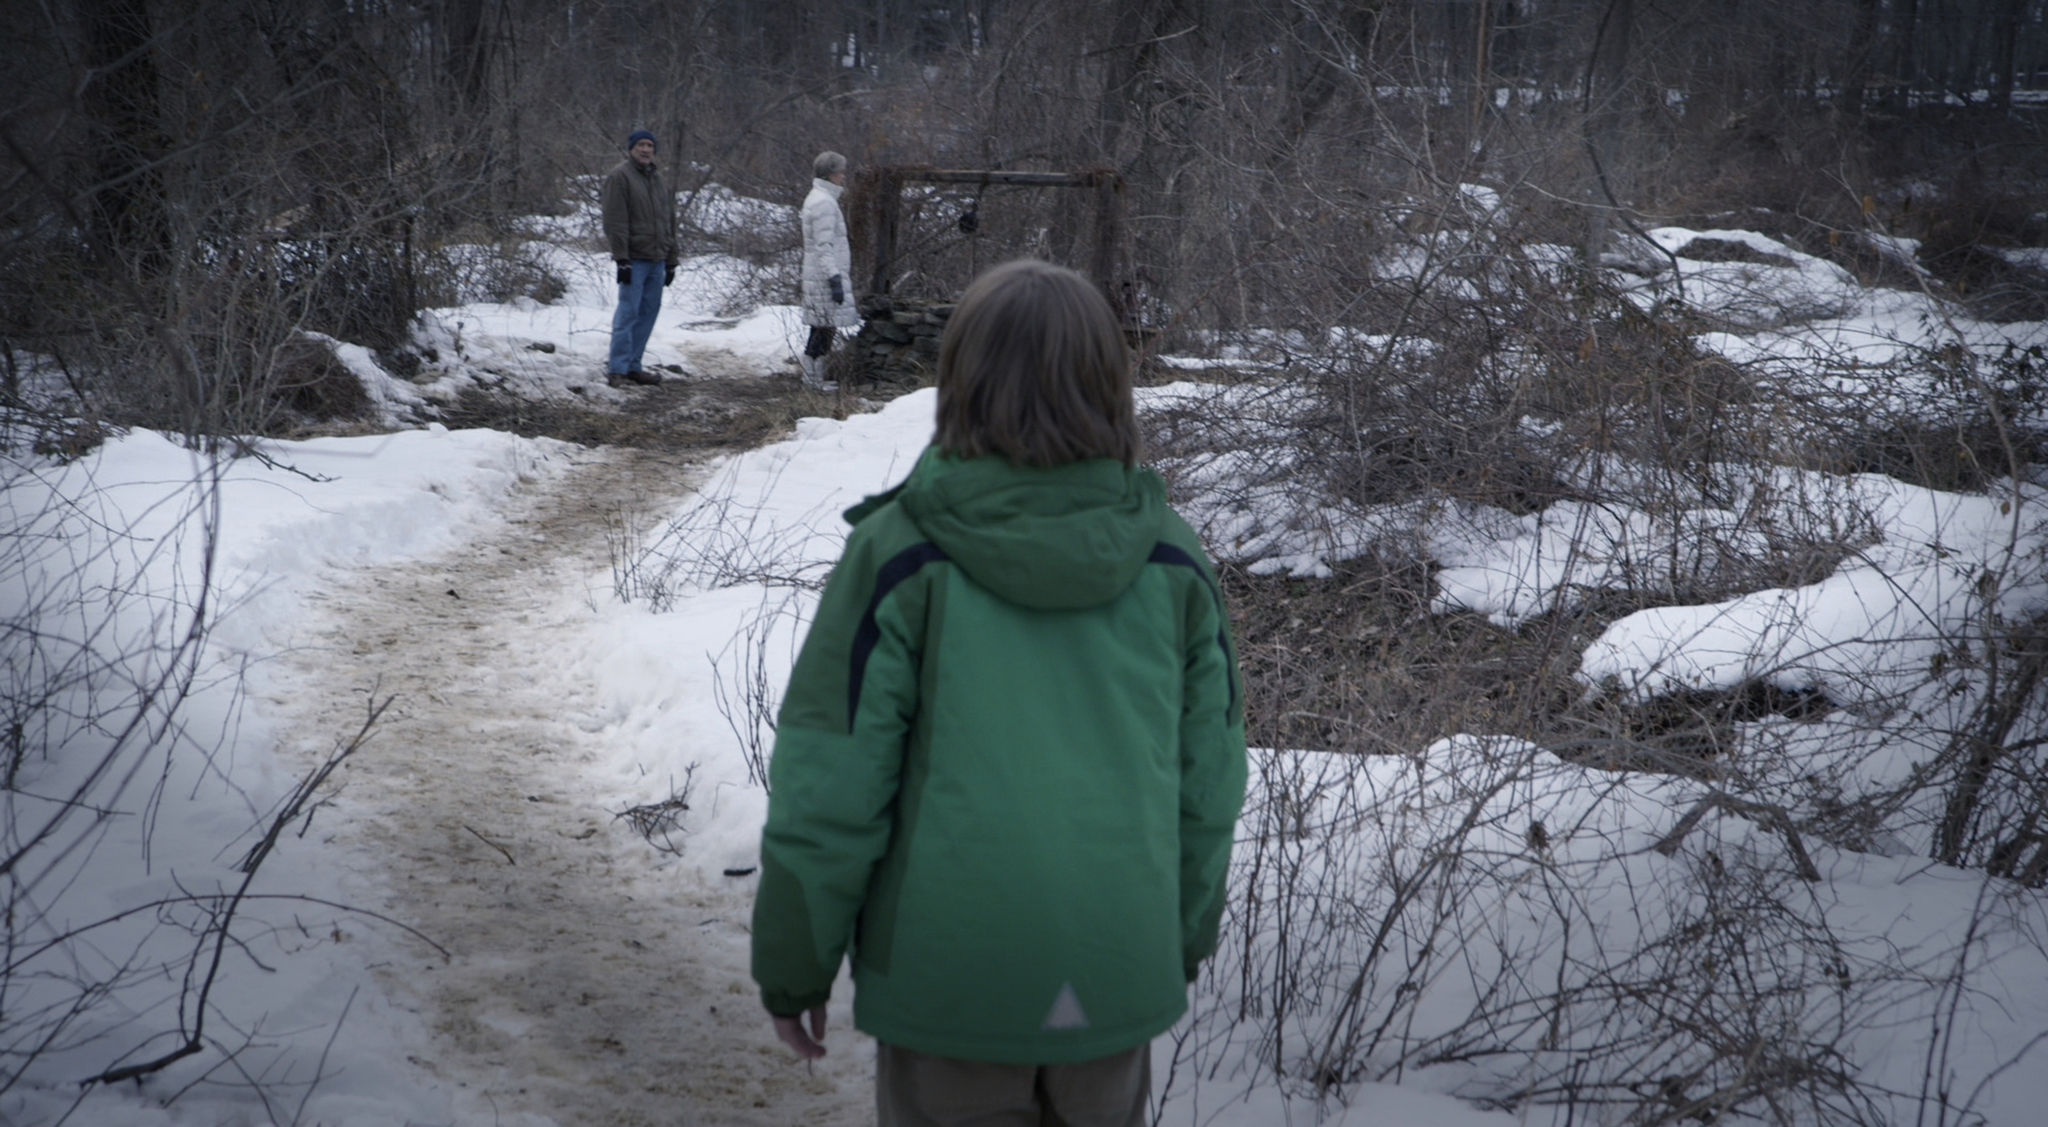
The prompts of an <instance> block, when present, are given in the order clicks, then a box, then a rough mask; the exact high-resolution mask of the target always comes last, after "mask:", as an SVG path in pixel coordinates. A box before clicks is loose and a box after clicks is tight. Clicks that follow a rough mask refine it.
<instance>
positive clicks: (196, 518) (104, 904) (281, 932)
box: [0, 426, 571, 1127]
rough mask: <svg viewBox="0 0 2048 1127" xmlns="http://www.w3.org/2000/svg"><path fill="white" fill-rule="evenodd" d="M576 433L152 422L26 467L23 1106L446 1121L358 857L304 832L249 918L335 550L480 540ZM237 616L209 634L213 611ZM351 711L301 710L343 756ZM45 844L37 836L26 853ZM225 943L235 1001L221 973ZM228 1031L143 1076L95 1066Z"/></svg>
mask: <svg viewBox="0 0 2048 1127" xmlns="http://www.w3.org/2000/svg"><path fill="white" fill-rule="evenodd" d="M569 449H571V448H569V447H566V446H564V445H563V444H561V443H555V442H548V441H531V440H526V439H520V438H516V437H513V436H510V435H505V434H498V433H494V432H489V431H459V432H450V431H447V430H446V429H444V428H440V427H438V426H436V427H431V428H429V429H427V430H422V431H414V432H408V433H403V434H393V435H383V436H377V437H369V438H326V439H316V440H312V441H308V442H264V443H260V444H258V445H257V447H256V448H255V453H254V455H253V456H245V457H241V458H236V459H232V460H228V459H224V458H213V457H208V456H204V455H200V454H196V453H194V452H192V451H190V450H188V449H186V448H184V447H182V446H179V445H177V444H176V443H174V442H172V441H170V440H168V439H166V438H165V437H163V436H161V435H158V434H155V433H152V432H148V431H134V432H130V433H128V434H125V435H122V436H119V437H116V438H113V439H110V440H108V441H107V442H106V443H105V444H104V445H103V446H101V447H100V448H98V449H96V450H94V451H92V452H91V453H89V454H88V455H86V456H85V457H82V458H80V459H79V460H77V461H75V462H72V463H69V464H55V463H51V462H48V461H42V460H25V459H22V458H19V457H12V458H9V459H8V460H7V461H6V462H5V463H4V465H0V479H4V483H5V488H4V493H0V513H4V519H5V521H6V524H7V535H6V536H5V537H4V538H0V539H4V544H5V549H4V552H0V613H4V615H5V621H6V627H7V629H6V642H5V652H4V657H5V668H6V671H7V675H8V678H9V684H8V692H9V700H10V703H12V704H14V705H16V706H18V710H17V712H16V714H15V715H14V716H13V717H12V718H11V722H13V723H19V724H21V725H22V727H21V728H19V729H16V731H17V733H18V735H17V737H16V738H17V740H18V743H17V745H16V746H18V747H20V748H22V749H23V750H24V752H25V754H23V755H21V756H20V758H19V759H18V760H17V761H16V762H15V763H13V764H12V765H11V766H10V770H12V771H13V772H14V773H13V775H12V777H11V778H10V784H11V785H10V786H9V787H7V788H5V789H0V804H4V807H0V808H4V816H0V838H4V840H5V843H6V851H7V853H8V855H9V856H11V857H17V861H16V865H15V867H14V869H13V872H12V873H11V878H12V882H11V883H10V884H9V885H8V886H6V889H5V893H4V895H5V896H6V897H7V898H8V903H7V909H8V913H9V915H10V919H11V932H10V935H11V939H12V942H11V944H10V946H9V949H8V950H9V954H8V956H7V963H6V965H5V969H4V972H0V988H4V990H5V1005H4V1007H0V1121H4V1122H6V1123H9V1124H20V1125H22V1127H29V1125H32V1124H45V1123H54V1122H57V1121H59V1120H62V1119H65V1118H66V1116H69V1117H70V1121H71V1122H78V1123H85V1122H90V1123H93V1124H123V1125H136V1127H154V1125H158V1124H173V1123H177V1124H184V1123H190V1124H208V1125H214V1124H244V1123H250V1124H253V1123H269V1122H313V1121H316V1120H317V1121H320V1122H327V1123H343V1124H362V1125H368V1124H386V1123H399V1122H408V1121H410V1122H435V1121H443V1122H445V1121H446V1120H447V1118H448V1111H447V1109H448V1107H449V1102H448V1099H447V1096H446V1095H445V1094H444V1093H440V1092H435V1091H431V1090H426V1089H423V1088H421V1087H419V1084H418V1081H417V1080H415V1079H414V1077H415V1076H416V1070H414V1069H411V1068H409V1067H408V1066H407V1065H406V1064H405V1062H404V1061H403V1060H401V1059H398V1058H397V1057H396V1055H395V1053H394V1051H393V1048H392V1046H394V1045H396V1044H401V1043H408V1042H410V1043H417V1042H418V1041H419V1040H421V1039H422V1035H421V1033H420V1032H419V1031H417V1030H415V1029H413V1028H412V1024H413V1021H414V1019H413V1018H411V1017H410V1015H407V1014H404V1013H401V1012H397V1011H394V1010H393V1009H392V1008H391V1007H390V1006H388V1005H387V1004H386V1002H385V1001H384V999H383V998H382V997H381V995H380V993H379V991H378V990H377V989H376V987H375V986H374V985H373V984H372V982H371V979H370V976H369V974H368V971H367V970H366V969H365V967H364V966H363V965H362V962H361V960H363V959H365V958H367V957H368V951H367V950H366V949H365V948H366V946H373V944H372V945H366V944H363V943H360V942H353V943H352V942H351V939H352V938H353V937H355V936H358V935H360V934H361V933H364V932H366V931H367V932H375V931H377V930H378V929H380V928H384V927H386V926H387V925H386V924H383V923H380V922H378V921H376V920H374V919H372V918H369V917H367V916H363V915H359V914H356V913H353V912H350V911H347V910H342V909H340V908H339V907H338V902H339V901H340V899H341V897H340V895H339V893H338V892H337V888H338V885H339V874H337V873H335V872H333V871H330V869H329V868H328V867H327V865H328V862H327V861H326V860H325V859H323V857H322V855H321V854H320V852H319V850H318V847H317V844H316V842H317V838H303V837H301V836H300V835H301V834H302V833H303V832H304V826H303V825H294V826H292V827H291V828H290V831H289V832H287V833H285V834H283V836H281V837H280V838H279V840H278V845H277V850H276V852H275V853H274V854H272V855H271V857H270V859H269V860H268V861H267V863H266V864H265V865H264V866H263V867H262V868H261V870H260V871H259V873H258V875H257V877H256V879H255V881H254V883H253V884H252V885H250V886H249V888H248V890H247V891H248V898H247V899H244V900H242V902H241V903H240V904H239V907H238V909H237V911H236V913H235V915H234V920H233V924H232V926H231V927H229V928H228V930H227V932H226V933H225V936H223V933H222V931H221V928H220V925H219V921H220V919H221V918H222V917H221V915H220V912H221V911H222V909H223V907H224V905H225V904H226V900H225V899H224V897H226V896H227V895H229V894H231V893H233V891H234V890H236V889H237V888H239V887H240V886H241V885H242V882H243V880H244V879H245V878H244V874H243V873H241V872H240V871H239V868H240V863H241V862H242V860H243V858H244V857H245V856H246V855H247V854H248V853H249V852H250V850H251V848H252V846H254V845H255V844H256V842H257V840H258V838H259V837H260V836H261V834H262V832H263V831H264V829H265V828H266V827H267V826H268V825H269V823H270V821H271V820H272V818H273V817H274V815H275V812H276V811H277V810H278V809H279V808H280V806H279V804H280V802H281V801H282V800H283V799H284V798H285V797H286V796H287V795H288V793H289V792H290V790H291V789H292V788H293V786H294V785H295V784H296V783H297V781H298V780H297V779H296V777H295V772H296V769H295V768H291V767H287V766H286V765H285V764H284V763H283V762H282V761H281V760H280V759H279V758H278V757H277V755H276V753H275V748H276V747H277V741H278V739H279V737H280V736H282V735H283V733H274V732H272V731H270V730H269V729H268V728H267V727H266V725H265V723H264V722H263V720H262V719H261V718H260V717H259V716H257V715H255V714H254V713H253V712H252V711H251V710H249V709H247V708H245V707H244V705H245V702H246V700H247V696H246V693H247V692H251V691H253V692H256V693H259V694H260V693H275V692H279V691H283V689H282V687H280V686H276V685H273V684H271V683H270V681H269V675H268V667H267V665H266V661H267V658H268V657H269V655H272V654H275V653H276V652H278V651H279V650H280V649H281V648H284V647H288V646H290V645H292V644H294V640H295V623H296V621H297V619H298V617H299V613H300V608H301V607H302V606H303V600H305V599H307V598H310V597H317V595H318V592H319V589H320V585H321V577H322V575H323V574H324V573H325V572H326V570H327V569H329V568H334V567H346V566H359V565H364V564H370V563H380V562H391V561H396V560H401V559H408V558H418V557H422V556H426V555H429V554H432V553H434V552H437V551H439V550H441V549H444V548H446V547H448V546H450V545H452V544H454V543H456V542H458V541H459V540H461V539H462V538H464V537H466V536H469V535H472V534H473V533H474V532H475V531H476V530H477V529H478V528H479V527H481V526H483V525H485V524H486V523H487V522H489V521H491V520H492V519H494V514H495V511H496V508H497V506H498V505H499V504H500V503H502V501H503V500H504V499H505V497H506V496H507V495H508V494H509V493H510V492H511V491H512V490H513V489H514V488H516V487H517V486H518V484H519V483H520V482H521V481H522V480H531V479H532V478H534V477H536V476H539V475H546V474H551V473H553V472H555V471H556V470H557V469H558V468H559V467H560V466H561V465H563V464H564V460H565V459H564V455H565V453H566V451H568V450H569ZM207 618H211V619H212V620H213V621H214V622H215V628H214V629H213V630H212V632H211V634H210V636H209V635H207V634H206V633H205V632H204V630H203V629H202V626H203V621H204V620H205V619H207ZM350 734H351V733H348V732H318V733H300V734H299V737H300V738H301V739H302V741H303V742H306V743H308V744H316V745H319V748H320V749H324V748H326V747H329V746H332V745H333V744H334V743H336V742H337V741H339V740H341V739H343V738H345V737H347V736H348V735H350ZM17 854H18V856H17ZM216 954H217V955H218V958H219V972H218V979H217V981H215V982H214V984H213V987H212V991H211V994H210V995H209V996H208V999H207V1002H206V1005H205V1006H204V1007H200V1006H199V1005H198V1002H197V999H198V995H197V991H198V989H199V988H200V985H201V984H202V983H204V982H205V981H206V979H207V977H208V975H209V973H210V968H211V967H212V965H213V960H214V958H215V957H216ZM188 1037H191V1038H196V1039H197V1040H198V1042H199V1045H200V1048H199V1051H198V1052H197V1053H195V1054H194V1055H192V1056H190V1057H187V1058H184V1059H182V1060H180V1061H179V1062H178V1063H176V1064H173V1065H171V1066H170V1067H169V1068H166V1069H164V1070H163V1071H161V1072H156V1073H153V1074H151V1075H148V1076H146V1077H143V1078H142V1079H140V1080H139V1081H128V1082H121V1083H112V1084H103V1085H97V1086H89V1087H83V1088H82V1087H81V1086H80V1081H82V1080H84V1079H86V1078H88V1077H92V1076H97V1075H101V1074H104V1073H106V1072H108V1071H109V1070H113V1069H117V1068H120V1067H123V1066H130V1065H135V1064H138V1063H141V1062H145V1061H149V1060H151V1059H153V1058H157V1057H159V1056H162V1055H164V1054H167V1053H169V1052H171V1051H172V1050H174V1049H177V1048H178V1047H179V1046H180V1045H181V1044H183V1043H184V1042H185V1041H186V1039H187V1038H188Z"/></svg>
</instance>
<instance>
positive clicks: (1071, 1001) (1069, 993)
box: [1040, 982, 1088, 1029]
mask: <svg viewBox="0 0 2048 1127" xmlns="http://www.w3.org/2000/svg"><path fill="white" fill-rule="evenodd" d="M1040 1028H1042V1029H1086V1028H1088V1011H1086V1010H1084V1009H1082V1008H1081V999H1080V998H1078V997H1076V996H1075V995H1074V984H1073V983H1071V982H1067V983H1062V984H1061V985H1060V996H1059V997H1057V998H1054V999H1053V1000H1052V1009H1050V1010H1047V1011H1046V1014H1045V1024H1044V1025H1043V1026H1040Z"/></svg>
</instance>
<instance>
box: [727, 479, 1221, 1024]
mask: <svg viewBox="0 0 2048 1127" xmlns="http://www.w3.org/2000/svg"><path fill="white" fill-rule="evenodd" d="M846 515H847V519H848V520H849V521H851V522H853V524H854V526H855V527H854V530H853V532H852V534H851V536H850V537H849V538H848V540H847V544H846V551H845V554H844V555H843V556H842V557H841V559H840V561H839V564H838V566H837V568H835V569H834V571H833V573H832V576H831V579H830V581H829V582H828V583H827V584H826V587H825V591H824V595H823V596H822V598H821V600H820V602H819V605H818V610H817V616H816V618H815V619H814V620H813V622H812V624H811V629H810V633H809V635H808V636H807V637H806V638H805V640H804V645H803V650H802V652H801V654H800V655H799V656H798V658H797V662H796V667H795V669H794V671H793V672H792V673H791V675H790V681H789V689H788V692H787V694H786V695H785V697H784V699H783V703H782V710H781V713H780V718H779V723H778V726H777V730H776V736H775V754H774V760H773V763H772V764H771V766H770V769H769V782H770V799H769V806H768V823H767V826H766V828H765V829H764V831H763V833H762V840H761V885H760V890H759V893H758V895H757V897H756V899H755V902H754V935H753V958H754V978H755V980H756V981H757V982H759V983H760V986H761V997H762V1001H763V1002H764V1003H765V1004H766V1005H767V1008H768V1009H769V1011H770V1012H772V1013H776V1014H784V1015H788V1014H795V1013H799V1012H801V1011H803V1010H806V1009H808V1008H810V1007H812V1006H815V1005H819V1004H821V1003H823V1002H824V1001H825V1000H826V998H827V997H828V996H829V994H830V992H831V987H832V980H833V978H834V976H835V974H836V972H837V970H838V967H839V963H840V959H841V957H842V955H844V954H845V953H846V951H847V949H848V946H849V943H850V944H851V947H852V957H853V974H854V984H855V990H854V1023H855V1024H856V1025H858V1026H859V1027H860V1028H861V1029H863V1030H865V1031H867V1032H868V1033H870V1034H872V1035H873V1036H874V1037H876V1038H877V1039H878V1040H881V1041H884V1042H887V1043H889V1044H892V1045H898V1046H902V1047H904V1048H908V1049H913V1050H916V1051H918V1052H924V1053H932V1054H937V1055H941V1056H949V1057H957V1058H964V1059H969V1060H985V1061H1002V1062H1009V1063H1019V1064H1052V1063H1060V1062H1067V1061H1079V1060H1088V1059H1091V1058H1094V1057H1099V1056H1104V1055H1107V1054H1109V1053H1113V1052H1119V1051H1122V1050H1125V1049H1129V1048H1132V1047H1133V1046H1136V1045H1139V1044H1142V1043H1144V1042H1145V1041H1147V1040H1149V1039H1151V1038H1152V1037H1153V1036H1155V1035H1157V1034H1158V1033H1160V1032H1162V1031H1164V1030H1165V1029H1166V1028H1167V1027H1169V1026H1171V1025H1172V1024H1173V1023H1174V1021H1175V1020H1176V1019H1178V1018H1179V1017H1180V1015H1181V1013H1182V1011H1183V1010H1185V1009H1186V1006H1187V996H1186V983H1187V982H1188V981H1190V980H1191V979H1192V978H1193V977H1194V973H1195V968H1196V966H1197V965H1198V964H1199V963H1200V962H1201V960H1202V959H1204V958H1206V957H1207V956H1208V955H1209V953H1210V952H1211V951H1213V950H1214V949H1215V945H1216V932H1217V921H1218V919H1219V917H1220V916H1221V913H1222V909H1223V896H1224V870H1225V868H1226V865H1227V863H1228V860H1229V856H1230V842H1231V831H1232V827H1233V826H1234V824H1235V822H1236V820H1237V815H1238V810H1239V807H1240V806H1241V805H1242V803H1243V801H1244V786H1245V745H1244V719H1243V696H1242V688H1241V685H1240V683H1239V680H1238V674H1237V664H1236V657H1235V653H1234V650H1233V648H1232V645H1231V640H1230V631H1229V624H1228V620H1227V619H1226V617H1225V614H1224V609H1223V601H1222V596H1221V593H1220V592H1219V590H1218V588H1217V586H1216V580H1215V577H1214V575H1213V574H1212V573H1211V571H1210V569H1209V564H1208V561H1207V559H1206V558H1205V557H1204V555H1203V552H1202V548H1201V545H1200V543H1199V542H1198V541H1197V539H1196V538H1195V534H1194V532H1193V531H1192V530H1191V529H1190V528H1189V527H1188V526H1187V524H1186V523H1185V522H1184V521H1182V520H1181V519H1180V518H1179V517H1178V516H1177V515H1175V514H1174V513H1173V511H1172V510H1170V509H1169V508H1167V506H1166V500H1165V487H1164V485H1163V484H1162V483H1161V481H1160V479H1159V477H1158V476H1157V475H1156V474H1154V473H1152V472H1151V471H1149V470H1145V469H1133V468H1129V467H1126V466H1124V465H1123V464H1121V463H1120V462H1116V461H1114V460H1107V459H1104V460H1096V461H1089V462H1079V463H1074V464H1071V465H1066V466H1061V467H1057V468H1054V469H1028V468H1022V467H1018V466H1014V465H1012V464H1010V463H1009V462H1008V461H1007V460H1005V459H1002V458H998V457H990V458H976V459H971V460H965V461H962V460H958V459H955V458H952V457H950V456H947V455H944V454H942V453H940V452H938V451H937V450H936V449H933V450H927V451H926V452H925V454H924V456H923V457H922V458H921V459H919V461H918V464H917V466H916V468H915V469H913V470H912V471H911V474H910V477H909V479H908V480H907V481H905V482H904V483H903V484H902V485H900V486H898V487H897V488H896V489H894V490H891V491H890V492H888V493H884V494H881V495H879V496H876V497H871V498H869V499H868V500H867V501H866V502H864V503H862V504H861V505H858V506H856V507H855V508H853V509H851V510H849V511H848V512H847V514H846Z"/></svg>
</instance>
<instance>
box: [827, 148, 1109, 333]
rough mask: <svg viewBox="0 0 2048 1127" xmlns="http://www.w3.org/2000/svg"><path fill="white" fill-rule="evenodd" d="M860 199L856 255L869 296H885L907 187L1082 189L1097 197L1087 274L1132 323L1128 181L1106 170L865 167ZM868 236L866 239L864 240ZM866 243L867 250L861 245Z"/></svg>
mask: <svg viewBox="0 0 2048 1127" xmlns="http://www.w3.org/2000/svg"><path fill="white" fill-rule="evenodd" d="M855 183H856V185H857V187H856V191H857V192H858V193H859V197H864V198H857V199H856V200H855V201H850V202H853V203H854V204H855V205H856V206H855V207H853V208H850V209H849V210H853V211H855V212H856V213H857V214H861V215H862V216H863V218H864V219H865V220H866V222H864V223H856V224H855V227H856V230H857V231H858V232H859V233H857V234H855V236H854V240H855V246H854V250H855V253H856V254H858V253H860V252H861V251H862V250H865V251H866V253H867V257H868V263H867V265H868V286H867V292H868V293H869V294H871V295H875V296H879V297H886V296H888V293H889V281H890V273H891V271H892V270H893V269H894V268H895V262H896V236H897V231H898V229H899V227H900V225H901V223H902V217H903V186H904V185H905V184H973V185H979V186H982V187H987V186H989V185H992V184H1002V185H1012V186H1016V187H1035V188H1082V189H1086V190H1089V191H1092V192H1093V193H1094V195H1095V231H1094V236H1095V237H1094V239H1093V240H1092V244H1093V245H1092V247H1091V251H1090V254H1089V263H1088V270H1087V273H1088V275H1089V276H1090V277H1091V278H1093V279H1094V280H1095V284H1096V285H1098V286H1100V287H1102V294H1103V296H1104V297H1106V298H1108V299H1109V304H1110V308H1112V309H1115V310H1116V311H1117V316H1118V318H1119V319H1128V317H1129V312H1128V311H1127V310H1126V309H1125V306H1126V305H1127V304H1128V303H1127V302H1126V301H1124V300H1123V296H1122V292H1121V291H1122V286H1121V285H1120V280H1119V277H1118V273H1119V272H1118V270H1117V248H1118V246H1119V244H1120V240H1121V236H1122V228H1123V197H1124V180H1123V177H1122V176H1120V175H1118V174H1117V173H1116V171H1115V170H1113V169H1108V168H1091V169H1084V170H1082V171H1080V172H1017V171H1011V170H1008V169H951V168H933V167H931V166H929V165H884V166H882V167H879V168H873V169H863V170H861V171H860V172H859V173H858V174H856V177H855ZM863 235H865V236H866V237H865V238H863V237H862V236H863ZM863 242H864V243H867V246H866V247H865V248H863V247H862V246H860V245H859V244H860V243H863Z"/></svg>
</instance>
